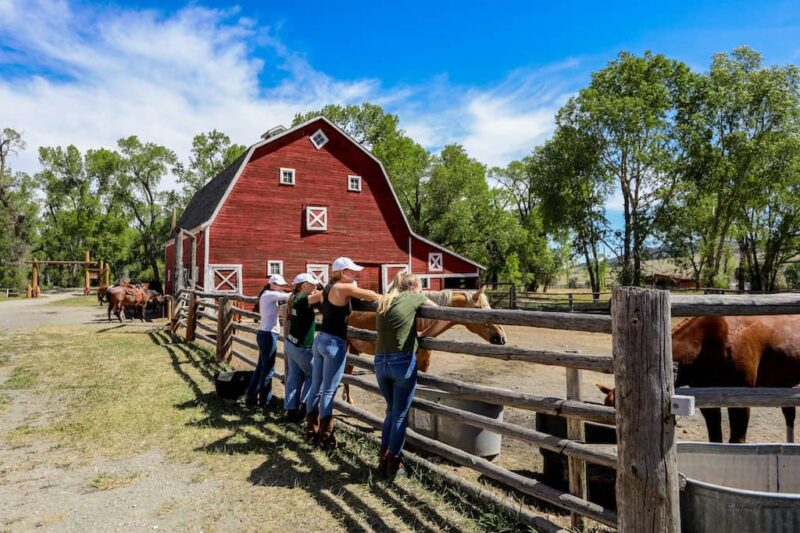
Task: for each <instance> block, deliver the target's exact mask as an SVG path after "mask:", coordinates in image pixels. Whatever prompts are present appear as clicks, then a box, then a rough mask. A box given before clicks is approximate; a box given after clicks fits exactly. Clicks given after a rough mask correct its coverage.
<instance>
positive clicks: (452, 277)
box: [165, 117, 483, 294]
mask: <svg viewBox="0 0 800 533" xmlns="http://www.w3.org/2000/svg"><path fill="white" fill-rule="evenodd" d="M262 139H263V140H262V141H260V142H258V143H256V144H254V145H253V146H251V147H250V148H249V149H248V150H247V151H246V152H245V153H244V154H242V155H241V156H240V157H239V158H238V159H237V160H236V161H234V162H233V163H232V164H231V165H230V166H229V167H228V168H226V169H225V170H223V171H222V172H221V173H220V174H219V175H218V176H216V177H215V178H214V179H212V180H211V181H210V182H209V183H208V184H206V186H205V187H203V188H202V189H200V190H199V191H198V192H197V193H196V194H195V195H194V197H193V198H192V200H191V201H190V202H189V205H188V206H187V207H186V210H185V211H184V212H183V215H182V216H181V218H180V220H179V221H178V228H181V229H182V230H185V231H184V232H183V234H184V235H186V236H187V237H188V238H185V239H183V238H182V241H183V261H182V262H183V267H184V268H183V279H184V281H185V280H186V279H187V278H188V279H193V280H195V284H196V286H197V287H202V288H203V289H204V290H206V291H232V292H239V293H243V294H255V293H257V292H258V291H259V290H260V289H261V287H262V286H263V285H264V283H265V278H266V277H267V276H268V275H269V274H273V273H280V274H282V275H283V276H285V277H286V278H287V279H289V280H291V278H292V277H293V276H295V275H296V274H298V273H300V272H311V273H313V274H315V275H317V276H318V277H320V278H321V279H323V280H327V278H328V275H329V272H330V264H331V263H332V262H333V260H334V259H336V258H337V257H339V256H348V257H350V258H352V259H353V260H354V261H355V262H357V263H359V264H361V265H364V266H365V267H366V268H365V269H364V271H363V272H362V273H361V275H360V278H359V285H360V286H362V287H367V288H370V289H373V290H378V291H383V290H384V289H385V288H386V286H387V284H388V283H390V282H391V279H392V277H393V276H394V274H396V273H397V272H398V271H400V270H405V269H408V270H411V272H413V273H415V274H418V275H419V276H420V277H421V278H422V280H423V285H424V286H426V287H429V288H430V289H432V290H439V289H444V288H457V287H467V288H474V287H477V285H478V275H479V273H480V270H481V269H482V268H483V267H482V266H481V265H479V264H478V263H475V262H474V261H471V260H469V259H467V258H465V257H462V256H460V255H458V254H456V253H454V252H451V251H450V250H447V249H446V248H443V247H442V246H439V245H438V244H436V243H434V242H431V241H429V240H427V239H425V238H423V237H420V236H419V235H417V234H416V233H414V232H413V231H412V230H411V226H410V225H409V223H408V219H407V218H406V216H405V214H404V213H403V210H402V208H401V206H400V203H399V201H398V199H397V196H396V194H395V192H394V190H393V189H392V185H391V183H390V182H389V177H388V176H387V174H386V171H385V170H384V168H383V165H382V164H381V162H380V161H378V159H376V158H375V156H373V155H372V154H371V153H370V152H369V151H368V150H367V149H366V148H364V147H363V146H362V145H361V144H359V143H358V142H356V141H355V140H354V139H352V138H351V137H350V136H348V135H347V134H346V133H345V132H343V131H342V130H341V129H339V128H338V127H337V126H336V125H334V124H333V123H331V122H330V121H328V120H327V119H326V118H324V117H317V118H314V119H312V120H310V121H308V122H306V123H304V124H301V125H299V126H296V127H294V128H291V129H288V130H286V129H283V128H281V127H278V128H273V129H272V130H270V131H268V132H267V133H265V134H264V135H263V136H262ZM174 248H175V246H174V241H173V240H170V241H169V242H168V243H167V244H166V245H165V254H166V269H167V271H166V282H167V291H168V292H171V291H172V285H173V281H174V278H175V276H174V272H173V270H174V268H175V266H174V265H175V262H174V255H173V254H174ZM192 256H194V257H195V272H190V270H191V269H190V268H189V267H190V265H191V261H192Z"/></svg>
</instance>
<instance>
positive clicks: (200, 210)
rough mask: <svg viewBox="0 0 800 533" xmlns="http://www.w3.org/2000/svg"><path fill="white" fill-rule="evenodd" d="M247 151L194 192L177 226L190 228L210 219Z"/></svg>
mask: <svg viewBox="0 0 800 533" xmlns="http://www.w3.org/2000/svg"><path fill="white" fill-rule="evenodd" d="M249 151H250V150H245V151H244V152H243V153H242V155H240V156H239V157H238V158H236V160H235V161H234V162H233V163H231V164H230V165H228V167H227V168H226V169H225V170H223V171H222V172H220V173H219V174H217V175H216V176H215V177H214V178H213V179H212V180H211V181H209V182H208V183H206V184H205V186H203V188H202V189H200V190H199V191H197V192H196V193H194V196H192V199H191V201H189V205H187V206H186V209H185V210H184V211H183V214H182V215H181V219H180V220H179V221H178V227H179V228H183V229H187V230H191V229H194V228H196V227H197V226H199V225H200V224H203V223H204V222H207V221H208V220H210V219H211V215H213V214H214V210H215V209H216V208H217V206H218V205H219V203H220V202H221V201H222V197H223V196H225V191H227V190H228V186H229V185H230V184H231V182H232V181H233V178H234V176H236V173H237V172H238V171H239V168H240V167H241V166H242V163H244V160H245V158H246V157H247V153H248V152H249Z"/></svg>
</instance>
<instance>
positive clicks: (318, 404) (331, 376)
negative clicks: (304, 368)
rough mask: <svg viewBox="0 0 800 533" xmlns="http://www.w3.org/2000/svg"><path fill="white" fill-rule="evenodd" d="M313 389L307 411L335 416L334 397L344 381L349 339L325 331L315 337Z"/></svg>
mask: <svg viewBox="0 0 800 533" xmlns="http://www.w3.org/2000/svg"><path fill="white" fill-rule="evenodd" d="M313 351H314V360H313V363H312V371H311V374H312V380H311V390H310V391H309V392H308V402H309V403H307V404H306V412H308V413H313V412H319V417H320V418H327V417H329V416H333V397H334V396H335V395H336V389H337V388H339V383H341V381H342V375H343V374H344V366H345V362H346V361H347V340H345V339H343V338H342V337H337V336H336V335H331V334H329V333H325V332H324V331H323V332H321V333H320V334H319V335H317V338H316V339H314V346H313Z"/></svg>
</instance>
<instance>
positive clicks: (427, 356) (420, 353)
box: [417, 348, 431, 372]
mask: <svg viewBox="0 0 800 533" xmlns="http://www.w3.org/2000/svg"><path fill="white" fill-rule="evenodd" d="M430 366H431V351H430V350H428V349H425V348H420V349H419V350H417V370H419V371H420V372H427V371H428V368H430Z"/></svg>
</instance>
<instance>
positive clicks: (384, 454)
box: [377, 447, 389, 478]
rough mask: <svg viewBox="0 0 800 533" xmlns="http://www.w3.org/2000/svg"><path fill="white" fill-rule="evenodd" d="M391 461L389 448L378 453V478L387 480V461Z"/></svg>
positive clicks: (384, 448) (383, 448)
mask: <svg viewBox="0 0 800 533" xmlns="http://www.w3.org/2000/svg"><path fill="white" fill-rule="evenodd" d="M388 459H389V448H388V447H382V448H381V449H380V451H379V452H378V468H377V471H378V476H380V477H382V478H385V477H386V465H387V460H388Z"/></svg>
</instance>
